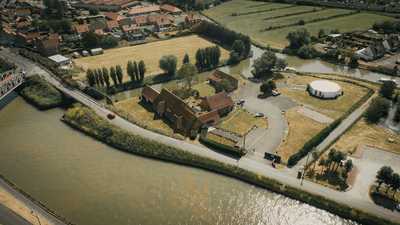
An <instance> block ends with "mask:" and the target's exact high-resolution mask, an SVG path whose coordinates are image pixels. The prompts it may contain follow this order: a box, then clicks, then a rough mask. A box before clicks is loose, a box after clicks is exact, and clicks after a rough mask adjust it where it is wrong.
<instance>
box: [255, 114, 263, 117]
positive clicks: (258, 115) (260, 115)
mask: <svg viewBox="0 0 400 225" xmlns="http://www.w3.org/2000/svg"><path fill="white" fill-rule="evenodd" d="M255 117H264V113H256V115H255Z"/></svg>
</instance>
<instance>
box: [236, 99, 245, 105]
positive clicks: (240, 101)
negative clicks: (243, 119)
mask: <svg viewBox="0 0 400 225" xmlns="http://www.w3.org/2000/svg"><path fill="white" fill-rule="evenodd" d="M245 102H246V100H244V99H240V100H239V101H238V102H237V104H238V105H243V104H244V103H245Z"/></svg>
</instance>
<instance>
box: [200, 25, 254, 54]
mask: <svg viewBox="0 0 400 225" xmlns="http://www.w3.org/2000/svg"><path fill="white" fill-rule="evenodd" d="M193 31H194V32H195V33H197V34H200V35H204V36H206V37H209V38H211V39H213V40H216V41H218V42H219V43H222V44H223V45H226V46H228V47H231V46H232V45H233V43H234V42H235V41H236V40H241V41H242V42H243V44H244V51H243V55H244V56H246V57H247V56H248V55H249V54H250V50H251V41H250V38H249V37H248V36H246V35H243V34H240V33H237V32H235V31H232V30H229V29H227V28H225V27H222V26H219V25H217V24H214V23H211V22H208V21H202V22H201V23H200V24H198V25H197V26H195V27H193Z"/></svg>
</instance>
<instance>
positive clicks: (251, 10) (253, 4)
mask: <svg viewBox="0 0 400 225" xmlns="http://www.w3.org/2000/svg"><path fill="white" fill-rule="evenodd" d="M350 13H355V12H354V11H351V10H345V9H333V8H326V9H323V8H321V7H313V6H296V5H289V4H279V3H260V2H257V1H249V0H232V1H230V2H227V3H223V4H221V5H219V6H217V7H214V8H212V9H209V10H206V11H204V14H205V15H206V16H208V17H210V18H212V19H214V20H216V21H217V22H218V23H221V24H222V25H224V26H226V27H228V28H230V29H233V30H235V31H238V32H241V33H244V34H246V35H249V36H250V38H251V39H252V40H253V41H254V42H255V43H257V44H260V45H262V46H268V45H269V46H271V47H273V48H278V49H282V48H284V47H286V45H287V40H286V36H287V34H288V33H289V32H290V31H293V30H296V29H300V28H306V29H307V30H308V31H309V32H310V33H311V34H313V35H316V34H317V33H318V31H319V30H320V29H326V31H329V30H333V29H339V31H341V32H349V31H355V30H365V29H368V28H370V27H371V26H372V25H373V24H374V23H375V22H378V21H384V20H392V18H391V17H387V16H382V15H378V14H373V13H356V14H352V15H350ZM336 16H337V17H336ZM332 17H335V18H332ZM300 20H303V21H304V22H305V25H302V26H300V25H295V26H290V27H284V28H280V29H273V30H269V31H265V29H266V28H268V27H275V26H282V25H283V26H284V25H290V24H294V23H297V22H298V21H300ZM315 20H318V22H317V21H315ZM307 22H309V23H307Z"/></svg>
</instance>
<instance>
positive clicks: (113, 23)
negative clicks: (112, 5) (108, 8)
mask: <svg viewBox="0 0 400 225" xmlns="http://www.w3.org/2000/svg"><path fill="white" fill-rule="evenodd" d="M118 28H119V24H118V21H116V20H110V21H107V28H106V30H107V31H108V32H111V31H112V30H115V29H118Z"/></svg>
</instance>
